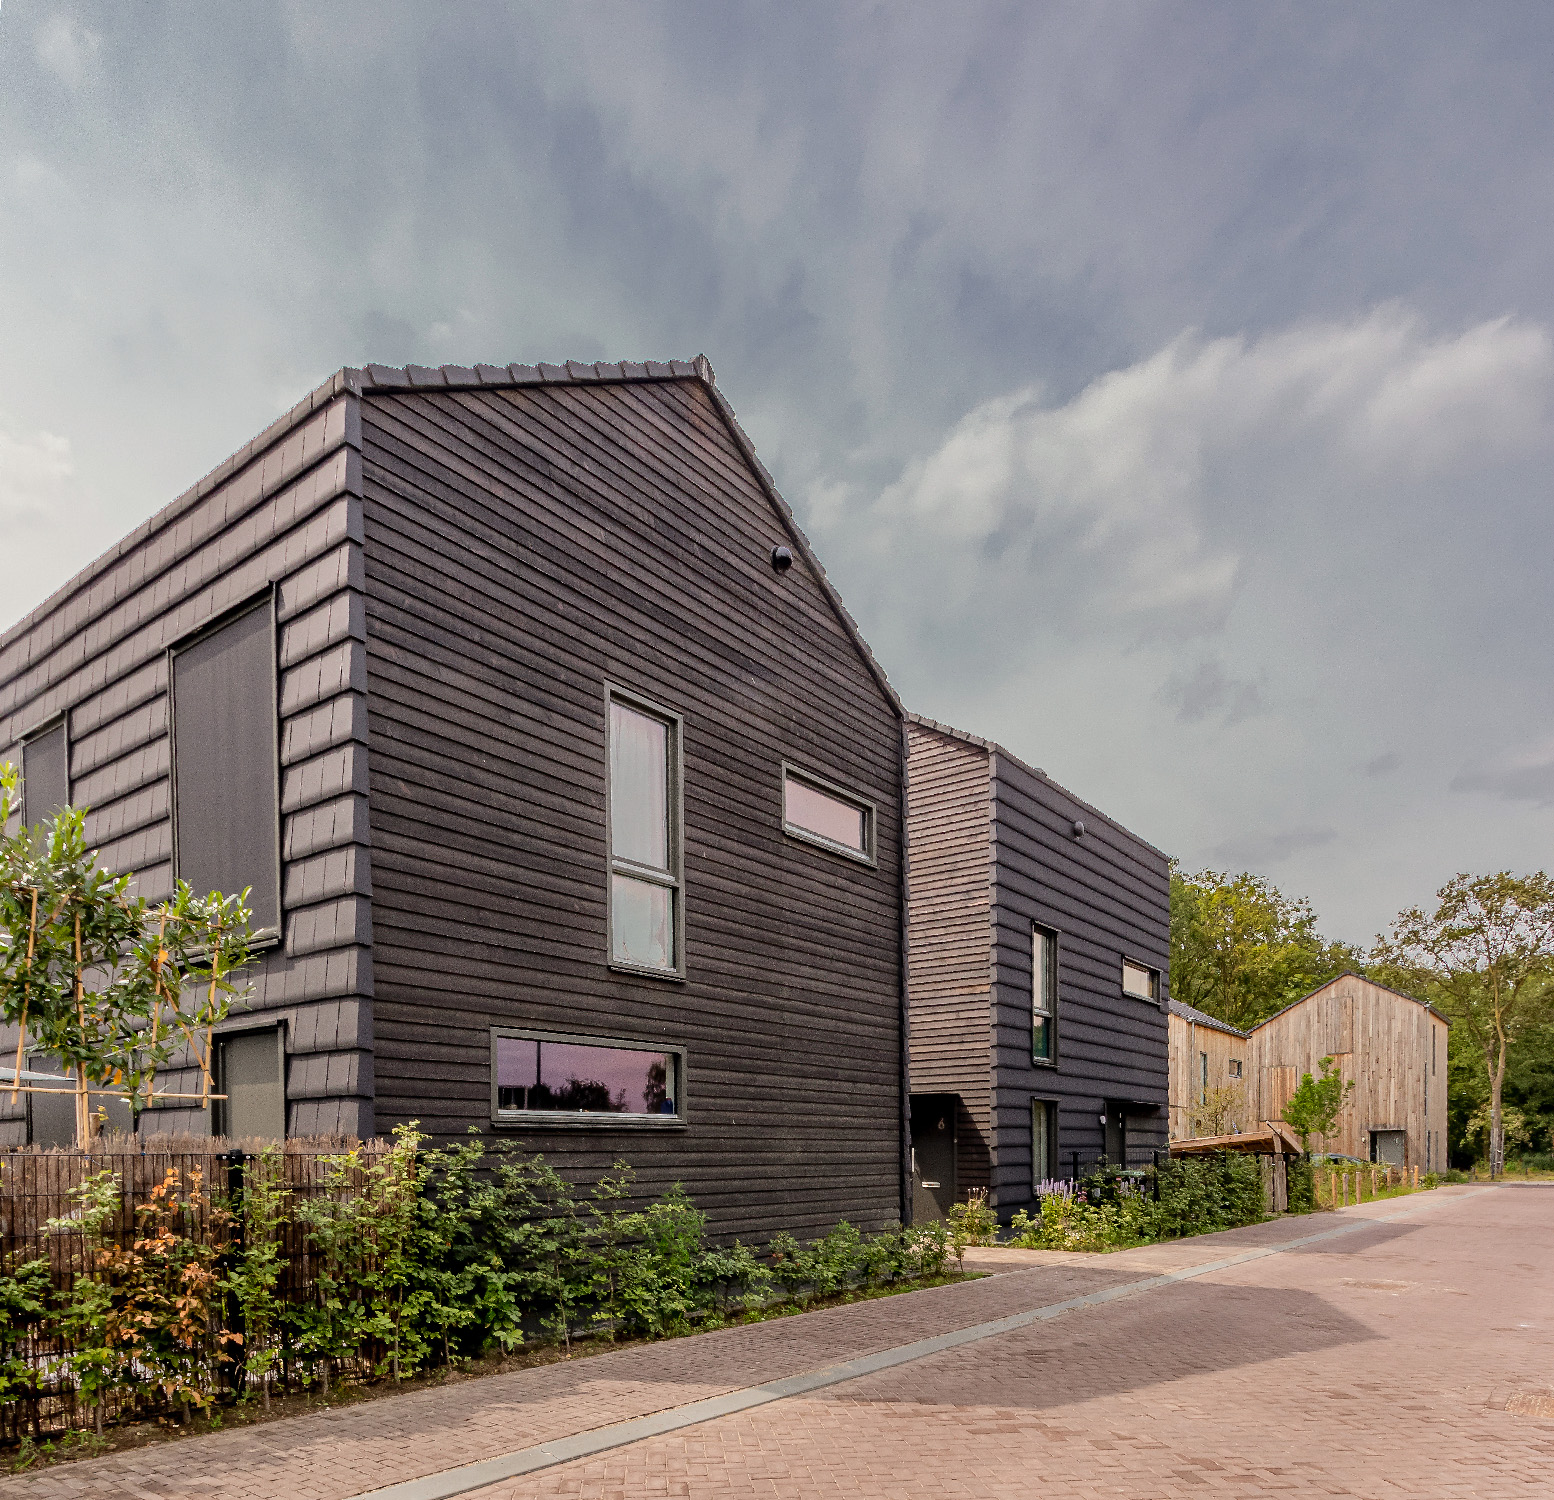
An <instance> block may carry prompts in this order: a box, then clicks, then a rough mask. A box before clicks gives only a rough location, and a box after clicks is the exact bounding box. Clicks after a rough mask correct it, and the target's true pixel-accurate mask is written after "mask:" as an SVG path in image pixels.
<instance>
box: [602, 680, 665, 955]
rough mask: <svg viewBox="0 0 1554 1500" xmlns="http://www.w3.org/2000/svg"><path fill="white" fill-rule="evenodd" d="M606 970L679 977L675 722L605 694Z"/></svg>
mask: <svg viewBox="0 0 1554 1500" xmlns="http://www.w3.org/2000/svg"><path fill="white" fill-rule="evenodd" d="M609 715H610V722H609V742H610V743H609V776H608V785H607V789H606V805H607V811H606V819H605V821H606V824H607V827H608V840H609V860H610V937H609V943H610V965H611V967H612V968H618V969H628V970H630V971H632V972H634V973H639V974H654V975H657V976H659V977H660V978H669V979H674V978H680V977H683V976H684V973H685V957H684V949H685V942H684V936H685V900H684V896H685V892H684V857H685V855H684V842H685V841H684V837H683V834H682V826H683V821H684V814H683V808H684V788H683V783H682V779H681V735H682V721H681V719H680V716H679V715H678V714H672V713H669V712H668V711H667V710H665V709H662V708H659V707H658V706H657V705H656V704H652V703H649V702H648V701H647V700H646V699H643V698H638V697H635V696H634V695H632V694H628V693H624V692H620V691H618V690H617V689H615V688H611V689H609Z"/></svg>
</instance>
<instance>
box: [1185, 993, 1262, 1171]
mask: <svg viewBox="0 0 1554 1500" xmlns="http://www.w3.org/2000/svg"><path fill="white" fill-rule="evenodd" d="M1170 1033H1171V1038H1170V1040H1171V1109H1170V1114H1171V1139H1172V1140H1173V1141H1184V1140H1187V1139H1188V1138H1189V1137H1190V1136H1194V1135H1202V1134H1204V1133H1205V1129H1206V1127H1205V1126H1204V1125H1203V1122H1202V1119H1201V1117H1200V1111H1201V1110H1202V1109H1203V1108H1204V1107H1205V1106H1206V1105H1208V1104H1209V1102H1210V1100H1211V1099H1218V1100H1220V1101H1223V1102H1224V1103H1225V1104H1226V1105H1228V1106H1229V1108H1228V1112H1227V1115H1226V1118H1225V1119H1224V1120H1222V1121H1220V1122H1219V1123H1220V1125H1221V1126H1222V1127H1223V1128H1222V1129H1221V1130H1217V1131H1209V1132H1208V1133H1210V1134H1225V1135H1228V1134H1231V1133H1233V1132H1234V1131H1236V1130H1245V1129H1247V1128H1249V1127H1250V1126H1251V1125H1252V1124H1253V1123H1254V1121H1253V1120H1252V1118H1251V1116H1250V1114H1249V1113H1248V1110H1247V1095H1246V1060H1247V1034H1246V1032H1244V1031H1241V1030H1239V1029H1238V1028H1236V1027H1234V1026H1232V1025H1231V1024H1230V1023H1229V1022H1228V1021H1221V1020H1218V1019H1217V1018H1216V1017H1214V1016H1211V1015H1209V1014H1208V1013H1207V1012H1205V1011H1201V1010H1195V1009H1194V1008H1193V1007H1192V1006H1190V1005H1183V1004H1182V1002H1181V1001H1180V1000H1173V1001H1172V1002H1171V1019H1170ZM1227 1090H1228V1091H1230V1092H1229V1093H1227V1092H1225V1091H1227Z"/></svg>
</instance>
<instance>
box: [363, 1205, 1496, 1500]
mask: <svg viewBox="0 0 1554 1500" xmlns="http://www.w3.org/2000/svg"><path fill="white" fill-rule="evenodd" d="M1492 1190H1493V1189H1492V1188H1490V1187H1482V1188H1479V1189H1477V1190H1476V1192H1468V1193H1460V1194H1456V1195H1454V1196H1453V1197H1451V1198H1435V1199H1431V1200H1429V1201H1427V1202H1425V1203H1419V1204H1415V1205H1413V1206H1412V1207H1410V1208H1405V1209H1401V1210H1399V1211H1398V1212H1397V1213H1391V1214H1378V1215H1377V1216H1376V1217H1374V1218H1364V1219H1356V1220H1355V1221H1354V1222H1352V1223H1349V1224H1341V1225H1339V1226H1338V1228H1336V1229H1324V1230H1321V1231H1320V1232H1319V1233H1317V1234H1308V1235H1303V1236H1302V1237H1301V1238H1300V1239H1296V1240H1286V1241H1285V1242H1284V1243H1283V1244H1280V1245H1263V1246H1259V1247H1258V1248H1257V1249H1255V1250H1243V1251H1241V1252H1240V1253H1239V1254H1236V1255H1228V1256H1226V1257H1225V1258H1224V1259H1222V1260H1213V1261H1208V1262H1206V1263H1205V1264H1204V1265H1201V1266H1188V1267H1186V1268H1185V1269H1183V1270H1180V1271H1167V1272H1163V1273H1162V1274H1161V1275H1159V1276H1150V1277H1147V1278H1146V1279H1145V1280H1143V1281H1130V1282H1127V1283H1126V1284H1125V1285H1123V1286H1114V1287H1108V1288H1107V1289H1106V1290H1104V1291H1099V1292H1090V1293H1088V1294H1087V1295H1086V1296H1083V1297H1070V1298H1069V1299H1068V1300H1067V1301H1066V1302H1054V1303H1052V1304H1050V1305H1049V1306H1047V1307H1033V1308H1030V1309H1028V1310H1027V1311H1025V1312H1018V1313H1011V1314H1010V1315H1009V1316H1008V1317H1004V1318H995V1319H994V1320H993V1321H991V1322H988V1323H976V1324H973V1325H972V1326H971V1327H970V1328H957V1329H956V1330H955V1331H954V1332H952V1333H941V1334H936V1335H935V1336H934V1337H933V1338H927V1339H918V1340H917V1341H916V1342H915V1343H911V1344H900V1345H898V1346H897V1347H896V1348H894V1349H882V1350H880V1351H879V1352H878V1353H877V1354H863V1355H860V1356H859V1357H858V1358H857V1359H850V1360H848V1361H846V1363H844V1364H839V1365H826V1366H825V1367H824V1368H823V1369H819V1370H808V1371H806V1372H804V1373H803V1374H800V1375H787V1376H784V1377H783V1378H782V1379H781V1380H772V1381H768V1382H767V1383H766V1384H765V1385H752V1386H746V1387H745V1388H744V1389H742V1390H737V1391H729V1392H727V1393H725V1394H724V1395H721V1396H708V1397H706V1398H705V1399H704V1400H701V1401H691V1402H688V1403H687V1404H686V1405H684V1406H675V1407H670V1408H669V1409H668V1410H666V1411H661V1412H654V1413H653V1414H652V1415H651V1416H647V1417H635V1418H633V1419H632V1420H631V1421H629V1422H616V1423H614V1424H613V1425H612V1426H609V1427H595V1428H593V1429H591V1430H590V1431H587V1432H579V1433H574V1434H573V1435H572V1436H571V1437H564V1438H557V1439H556V1440H555V1441H554V1442H549V1443H538V1444H536V1445H535V1446H534V1447H532V1448H519V1449H518V1450H517V1451H516V1452H513V1453H504V1454H500V1455H498V1456H497V1457H496V1458H485V1459H481V1460H479V1461H478V1462H476V1463H472V1464H463V1465H461V1466H460V1467H458V1468H456V1469H445V1470H443V1471H442V1472H441V1473H439V1474H428V1475H427V1476H426V1477H425V1478H423V1479H409V1480H406V1481H404V1482H403V1483H401V1484H391V1485H385V1486H384V1487H383V1488H381V1489H376V1490H366V1491H363V1492H362V1494H361V1495H353V1496H352V1497H351V1500H366V1497H368V1496H370V1497H371V1500H448V1497H450V1496H453V1495H462V1494H466V1493H468V1492H469V1491H470V1490H477V1489H481V1488H482V1487H484V1486H485V1485H488V1484H496V1483H499V1482H500V1481H501V1480H504V1479H516V1478H518V1477H520V1476H521V1475H524V1474H532V1473H534V1472H535V1471H536V1470H539V1469H549V1468H553V1467H554V1466H555V1465H557V1464H565V1463H571V1462H572V1461H573V1460H574V1459H579V1458H590V1457H592V1456H593V1455H594V1454H596V1453H607V1452H608V1451H609V1450H610V1449H612V1448H622V1447H625V1446H626V1445H627V1444H628V1443H639V1442H641V1441H642V1440H643V1439H644V1438H651V1437H661V1436H663V1434H665V1433H666V1432H678V1431H679V1430H680V1429H681V1428H685V1427H695V1426H696V1425H698V1424H699V1423H701V1422H711V1421H714V1420H715V1419H716V1418H718V1417H727V1416H731V1415H732V1414H733V1413H735V1412H740V1411H749V1410H750V1408H751V1407H754V1406H765V1405H767V1404H768V1403H769V1402H772V1401H785V1400H787V1399H788V1398H789V1397H790V1396H802V1395H806V1394H807V1393H808V1392H810V1391H818V1390H822V1389H824V1388H825V1387H826V1386H830V1385H840V1384H842V1383H843V1382H844V1381H848V1380H857V1379H858V1378H859V1377H860V1376H863V1375H873V1374H876V1373H878V1372H879V1371H880V1370H889V1369H893V1368H894V1367H895V1366H896V1365H905V1364H911V1363H912V1362H913V1361H914V1360H919V1359H927V1358H928V1357H929V1356H930V1355H934V1354H942V1353H943V1352H944V1351H945V1350H946V1349H956V1348H959V1347H960V1346H961V1345H962V1344H976V1343H980V1342H981V1341H982V1340H984V1339H991V1338H997V1337H998V1336H999V1335H1000V1334H1003V1333H1012V1332H1014V1331H1015V1330H1016V1329H1019V1328H1028V1327H1030V1325H1031V1324H1033V1323H1044V1322H1047V1321H1048V1320H1049V1319H1052V1318H1060V1317H1062V1316H1063V1314H1065V1313H1071V1312H1077V1311H1079V1309H1080V1308H1084V1307H1099V1306H1100V1305H1101V1304H1102V1303H1106V1302H1116V1301H1119V1300H1120V1299H1122V1298H1124V1297H1137V1296H1139V1295H1141V1294H1142V1293H1144V1292H1152V1291H1157V1290H1159V1289H1160V1288H1162V1287H1167V1286H1174V1285H1175V1284H1176V1283H1177V1282H1181V1281H1191V1280H1192V1279H1193V1278H1194V1277H1196V1276H1207V1275H1209V1274H1210V1273H1212V1272H1214V1271H1223V1270H1226V1269H1228V1268H1229V1267H1230V1266H1239V1265H1244V1264H1245V1263H1246V1262H1247V1261H1252V1260H1261V1259H1263V1257H1264V1256H1268V1255H1283V1254H1284V1253H1285V1252H1286V1251H1288V1250H1299V1249H1301V1248H1302V1247H1303V1246H1305V1245H1316V1244H1320V1243H1321V1242H1322V1241H1324V1240H1333V1239H1338V1238H1339V1237H1340V1236H1342V1235H1346V1234H1357V1233H1359V1232H1360V1231H1361V1230H1363V1229H1369V1228H1371V1227H1373V1226H1374V1225H1377V1224H1387V1223H1390V1222H1391V1221H1392V1220H1394V1219H1402V1218H1406V1217H1407V1216H1408V1215H1409V1214H1411V1213H1417V1212H1418V1211H1419V1210H1420V1209H1422V1208H1431V1207H1434V1206H1436V1205H1437V1204H1440V1203H1460V1202H1462V1201H1464V1200H1465V1199H1467V1198H1471V1197H1474V1196H1476V1194H1477V1193H1487V1192H1491V1191H1492Z"/></svg>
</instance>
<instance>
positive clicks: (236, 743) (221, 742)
mask: <svg viewBox="0 0 1554 1500" xmlns="http://www.w3.org/2000/svg"><path fill="white" fill-rule="evenodd" d="M170 655H171V661H170V663H169V667H170V670H169V680H170V682H171V684H172V742H173V873H174V874H175V875H176V876H177V877H178V878H179V879H180V880H187V881H188V882H189V884H190V885H191V886H192V887H193V888H194V891H195V893H196V894H197V895H201V896H203V895H208V894H209V893H210V892H211V891H220V892H222V893H223V894H224V895H235V894H236V893H237V892H239V891H242V890H244V889H246V890H247V891H248V905H249V908H250V909H251V911H252V912H253V918H252V922H251V926H252V928H253V930H254V931H255V933H257V934H261V935H264V936H272V937H273V936H277V935H278V934H279V932H280V925H281V819H280V753H279V733H278V730H279V721H278V715H277V712H276V703H277V698H276V666H275V607H274V603H273V600H272V598H271V597H270V596H269V595H266V596H265V598H264V599H263V600H261V601H260V602H258V603H257V604H254V605H250V606H248V607H246V608H245V609H244V610H243V611H242V612H241V613H239V614H237V615H236V616H234V617H232V618H230V619H227V620H224V621H223V622H221V623H220V624H219V625H217V626H216V627H215V628H214V629H210V630H206V631H204V632H202V633H201V634H200V635H197V636H195V637H194V638H193V639H192V640H190V641H188V642H187V643H185V644H183V645H179V646H175V647H173V649H172V651H171V653H170Z"/></svg>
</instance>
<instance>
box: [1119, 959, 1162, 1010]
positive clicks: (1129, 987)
mask: <svg viewBox="0 0 1554 1500" xmlns="http://www.w3.org/2000/svg"><path fill="white" fill-rule="evenodd" d="M1122 992H1123V994H1125V995H1134V996H1136V997H1137V998H1138V999H1140V1000H1157V999H1159V997H1160V975H1159V973H1158V972H1157V971H1156V970H1154V969H1146V968H1145V967H1144V966H1143V964H1136V963H1132V962H1130V961H1129V960H1128V959H1123V961H1122Z"/></svg>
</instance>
